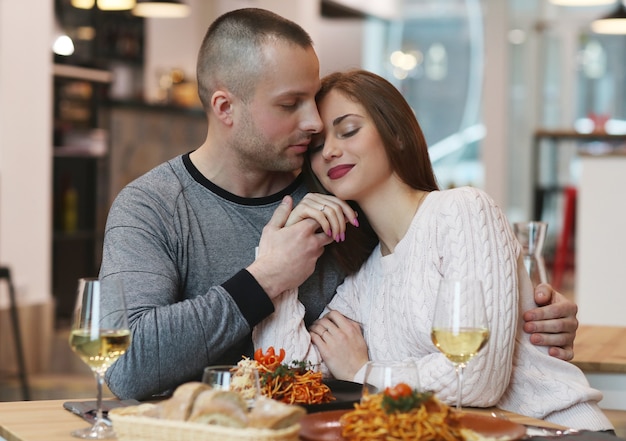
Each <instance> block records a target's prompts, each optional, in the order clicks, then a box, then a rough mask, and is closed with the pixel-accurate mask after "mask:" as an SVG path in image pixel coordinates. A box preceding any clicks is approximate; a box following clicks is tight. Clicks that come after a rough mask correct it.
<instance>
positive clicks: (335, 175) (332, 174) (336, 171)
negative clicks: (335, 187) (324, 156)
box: [327, 164, 354, 179]
mask: <svg viewBox="0 0 626 441" xmlns="http://www.w3.org/2000/svg"><path fill="white" fill-rule="evenodd" d="M352 167H354V165H352V164H344V165H338V166H336V167H333V168H331V169H330V170H328V173H327V175H328V177H329V178H330V179H339V178H343V177H344V176H345V175H346V174H347V173H348V172H349V171H350V170H352Z"/></svg>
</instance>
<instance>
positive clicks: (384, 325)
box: [253, 187, 612, 430]
mask: <svg viewBox="0 0 626 441" xmlns="http://www.w3.org/2000/svg"><path fill="white" fill-rule="evenodd" d="M444 277H445V278H463V277H467V278H475V279H479V280H482V281H483V284H484V290H485V302H486V305H487V314H488V318H489V323H490V331H491V336H490V339H489V342H488V344H487V346H486V347H485V348H484V349H483V350H482V351H481V352H480V353H479V354H478V356H476V357H475V358H474V359H472V360H471V361H470V362H469V364H468V365H467V368H466V370H465V376H464V386H463V405H464V406H475V407H489V406H494V405H497V406H498V407H500V408H502V409H506V410H510V411H513V412H517V413H520V414H524V415H528V416H532V417H535V418H542V419H546V420H549V421H552V422H555V423H558V424H562V425H564V426H568V427H572V428H576V429H588V430H606V429H611V428H612V426H611V423H610V422H609V420H608V419H607V418H606V417H605V416H604V414H603V413H602V411H601V410H600V409H599V407H598V406H597V402H598V401H599V400H600V399H601V398H602V395H601V393H600V392H599V391H597V390H595V389H592V388H591V387H590V386H589V384H588V382H587V380H586V378H585V376H584V375H583V373H582V372H581V371H580V370H579V369H578V368H577V367H575V366H574V365H573V364H571V363H569V362H566V361H562V360H559V359H556V358H554V357H551V356H550V355H548V354H547V350H546V349H545V348H541V347H536V346H534V345H532V344H531V343H530V340H529V336H528V334H525V333H524V331H523V329H522V324H523V320H522V318H521V312H522V311H525V310H528V309H530V308H532V307H534V300H533V288H532V286H531V284H530V279H529V277H528V274H527V273H526V270H525V267H524V265H523V263H522V261H521V246H520V244H519V243H518V242H517V240H516V239H515V237H514V236H513V233H512V231H511V228H510V226H509V223H508V221H507V219H506V217H505V216H504V214H503V213H502V211H501V210H500V209H499V208H498V207H497V206H496V205H495V203H494V202H493V201H492V200H491V198H490V197H489V196H487V195H486V194H485V193H484V192H482V191H480V190H477V189H474V188H470V187H464V188H458V189H453V190H446V191H436V192H432V193H430V194H429V195H428V197H427V198H426V199H425V201H424V202H423V204H422V206H421V207H420V209H419V210H418V212H417V213H416V215H415V217H414V219H413V221H412V223H411V225H410V227H409V229H408V231H407V232H406V234H405V236H404V238H403V239H402V240H401V241H400V242H399V243H398V245H397V246H396V248H395V250H394V252H393V253H392V254H389V255H387V256H382V255H381V252H380V247H377V248H376V249H375V250H374V252H373V253H372V255H371V256H370V258H369V259H368V260H367V262H366V263H365V264H364V265H363V267H362V268H361V269H360V270H359V272H358V273H356V274H354V275H352V276H350V277H348V278H347V279H346V280H345V282H344V283H343V285H341V286H340V287H339V288H338V289H337V294H336V296H335V297H334V299H333V300H332V302H331V303H330V305H329V306H328V307H329V308H331V309H335V310H337V311H339V312H341V313H342V314H344V315H345V316H347V317H349V318H351V319H353V320H355V321H357V322H359V323H362V324H363V333H364V336H365V340H366V342H367V345H368V348H369V354H370V359H371V360H402V359H406V358H414V359H416V360H418V366H419V374H420V382H421V385H422V387H423V388H425V389H430V390H433V391H435V393H436V394H437V395H438V396H439V398H441V399H442V400H444V401H446V402H449V403H452V402H454V400H455V397H456V377H455V373H454V368H453V366H452V364H451V363H450V362H449V361H448V360H447V359H446V358H445V356H444V355H443V354H442V353H440V352H439V351H438V350H437V348H436V347H435V346H434V344H433V343H432V341H431V338H430V327H431V319H432V313H433V308H434V304H435V297H436V293H437V288H438V285H439V281H440V280H441V279H442V278H444ZM275 303H276V306H277V310H276V311H275V312H274V314H273V315H272V316H270V317H268V319H266V320H265V321H264V322H262V323H260V324H259V325H258V326H257V327H256V328H255V329H254V332H253V340H254V342H255V348H257V347H264V348H267V347H268V346H270V345H273V346H275V347H284V348H285V349H286V352H287V354H289V355H290V356H291V357H292V358H293V359H298V360H303V359H309V360H311V361H312V362H313V363H317V362H319V361H320V356H319V353H318V352H317V349H316V348H315V346H314V345H312V344H311V340H310V336H309V334H308V332H307V330H306V329H305V327H304V324H303V321H302V317H303V316H304V307H303V306H302V305H301V304H300V303H299V302H298V299H297V290H291V291H286V292H285V293H284V294H283V295H282V297H281V299H280V301H278V302H275ZM362 371H363V369H361V371H360V372H359V373H358V374H357V376H356V377H355V381H362V376H363V372H362Z"/></svg>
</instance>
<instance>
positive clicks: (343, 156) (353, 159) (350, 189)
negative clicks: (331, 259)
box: [310, 90, 393, 203]
mask: <svg viewBox="0 0 626 441" xmlns="http://www.w3.org/2000/svg"><path fill="white" fill-rule="evenodd" d="M318 107H319V111H320V116H321V117H322V122H323V124H324V130H323V132H322V133H320V134H318V135H315V136H314V138H313V141H312V142H311V147H310V152H311V153H310V154H311V168H312V169H313V173H315V176H317V178H318V179H319V181H320V183H321V184H322V185H323V186H324V188H325V189H326V190H328V191H329V192H331V193H332V194H334V195H335V196H337V197H338V198H340V199H344V200H353V201H356V202H358V203H362V202H363V201H364V200H365V198H368V197H371V196H374V195H375V194H377V193H379V192H380V191H381V190H382V189H383V188H384V187H385V184H386V183H388V182H389V181H390V178H391V177H392V175H393V171H392V170H391V167H390V164H389V160H388V159H387V154H386V152H385V148H384V145H383V142H382V140H381V138H380V135H379V133H378V130H377V129H376V126H375V125H374V121H373V120H372V119H371V117H370V116H369V114H367V112H366V111H365V109H364V108H363V106H361V105H360V104H359V103H357V102H355V101H353V100H351V99H349V98H347V97H346V96H344V95H343V94H342V93H341V92H338V91H336V90H332V91H331V92H329V93H328V94H327V95H326V97H324V99H323V100H322V101H321V102H320V103H319V105H318Z"/></svg>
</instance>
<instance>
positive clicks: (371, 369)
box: [361, 360, 420, 401]
mask: <svg viewBox="0 0 626 441" xmlns="http://www.w3.org/2000/svg"><path fill="white" fill-rule="evenodd" d="M400 383H406V384H408V385H409V386H411V389H414V390H415V389H417V390H419V387H420V384H419V373H418V370H417V364H416V363H415V361H413V360H405V361H369V362H368V363H367V365H366V366H365V377H364V379H363V392H362V394H361V401H364V400H367V399H368V397H369V396H370V395H374V394H377V393H380V392H383V391H384V390H385V389H386V388H388V387H394V386H397V385H398V384H400Z"/></svg>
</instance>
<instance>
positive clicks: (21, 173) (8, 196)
mask: <svg viewBox="0 0 626 441" xmlns="http://www.w3.org/2000/svg"><path fill="white" fill-rule="evenodd" d="M52 11H53V2H52V1H38V2H37V6H36V7H33V4H32V3H31V2H30V1H24V0H2V1H0V264H2V265H8V266H10V267H11V269H12V273H13V274H12V275H13V280H14V283H15V285H16V287H17V290H18V296H19V301H20V303H42V302H48V301H49V300H50V299H51V293H50V289H51V283H50V273H51V270H50V267H51V265H50V256H51V243H52V241H51V230H52V221H51V199H52V189H51V179H52V178H51V176H52V161H51V156H52V117H51V114H52V98H51V96H52V79H51V71H52V65H51V63H52V51H51V37H52V16H53V13H52ZM0 292H1V293H4V291H0ZM6 303H7V298H6V294H5V295H4V296H3V295H0V306H3V305H6Z"/></svg>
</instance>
